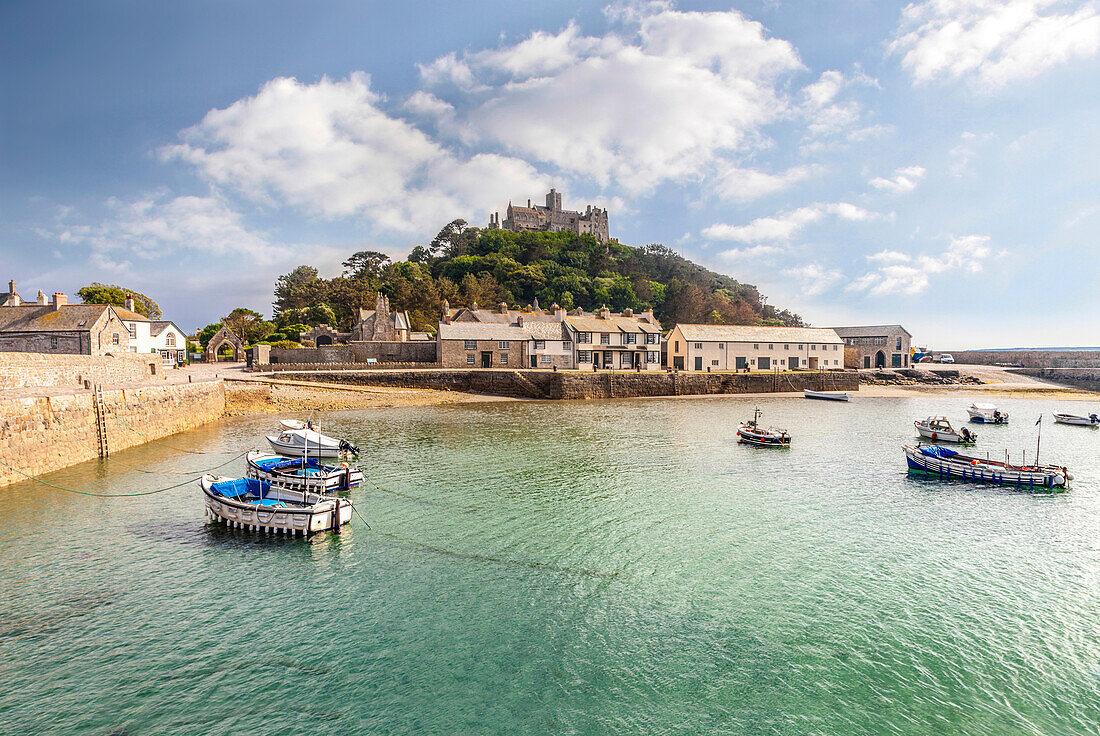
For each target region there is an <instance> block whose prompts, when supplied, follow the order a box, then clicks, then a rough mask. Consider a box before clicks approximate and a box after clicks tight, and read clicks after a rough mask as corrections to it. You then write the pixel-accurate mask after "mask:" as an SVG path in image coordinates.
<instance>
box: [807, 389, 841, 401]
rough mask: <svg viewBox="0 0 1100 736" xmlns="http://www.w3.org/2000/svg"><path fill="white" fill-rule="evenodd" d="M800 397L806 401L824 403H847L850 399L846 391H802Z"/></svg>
mask: <svg viewBox="0 0 1100 736" xmlns="http://www.w3.org/2000/svg"><path fill="white" fill-rule="evenodd" d="M802 395H803V396H805V397H806V398H807V399H824V400H825V401H848V400H849V399H851V398H852V397H851V396H850V395H849V394H848V392H847V391H811V390H810V389H808V388H807V389H803V390H802Z"/></svg>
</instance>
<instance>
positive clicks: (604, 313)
mask: <svg viewBox="0 0 1100 736" xmlns="http://www.w3.org/2000/svg"><path fill="white" fill-rule="evenodd" d="M600 319H611V310H610V309H608V308H607V305H606V304H604V305H603V306H602V307H600Z"/></svg>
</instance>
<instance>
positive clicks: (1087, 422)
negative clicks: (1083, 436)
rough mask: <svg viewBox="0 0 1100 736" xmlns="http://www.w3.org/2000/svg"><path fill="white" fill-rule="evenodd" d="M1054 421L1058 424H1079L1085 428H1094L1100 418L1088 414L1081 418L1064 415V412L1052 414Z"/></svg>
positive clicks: (1073, 415)
mask: <svg viewBox="0 0 1100 736" xmlns="http://www.w3.org/2000/svg"><path fill="white" fill-rule="evenodd" d="M1054 421H1056V422H1058V423H1060V424H1079V425H1083V426H1086V427H1095V426H1096V425H1098V424H1100V417H1097V416H1096V415H1095V414H1089V415H1088V416H1087V417H1086V416H1081V415H1080V414H1066V413H1065V412H1057V411H1056V412H1054Z"/></svg>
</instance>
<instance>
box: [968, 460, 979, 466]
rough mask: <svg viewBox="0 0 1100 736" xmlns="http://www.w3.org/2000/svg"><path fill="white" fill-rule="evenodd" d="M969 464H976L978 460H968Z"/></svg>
mask: <svg viewBox="0 0 1100 736" xmlns="http://www.w3.org/2000/svg"><path fill="white" fill-rule="evenodd" d="M970 464H971V465H977V464H978V461H977V460H971V461H970Z"/></svg>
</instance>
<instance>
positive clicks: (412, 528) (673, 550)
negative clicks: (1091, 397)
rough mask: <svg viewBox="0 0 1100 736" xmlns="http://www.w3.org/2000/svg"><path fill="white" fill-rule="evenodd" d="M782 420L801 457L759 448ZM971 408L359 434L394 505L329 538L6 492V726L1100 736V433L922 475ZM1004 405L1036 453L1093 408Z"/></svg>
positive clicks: (346, 417) (452, 414) (159, 506)
mask: <svg viewBox="0 0 1100 736" xmlns="http://www.w3.org/2000/svg"><path fill="white" fill-rule="evenodd" d="M757 403H759V405H760V407H761V409H763V411H764V417H763V420H764V421H766V422H768V423H774V424H776V425H778V426H783V427H786V428H788V429H789V430H790V431H791V432H792V434H793V436H794V441H793V447H792V448H791V449H790V450H779V451H776V450H767V449H759V448H749V447H743V446H739V445H737V444H736V443H735V441H734V440H735V434H734V433H735V428H736V423H737V420H739V419H743V418H747V417H749V416H751V412H752V408H753V407H754V406H755V405H756V404H757ZM966 403H967V401H966V400H965V399H951V398H929V399H919V400H918V399H862V398H861V399H859V400H856V401H853V402H852V403H851V404H848V405H844V404H833V403H828V402H813V401H805V400H802V399H793V398H774V399H766V400H760V401H756V400H750V399H739V398H736V397H718V398H708V399H661V400H643V401H605V402H588V403H546V402H523V403H486V404H471V405H458V406H448V407H437V408H410V409H390V410H371V411H358V412H345V413H332V414H330V415H328V416H327V417H325V419H324V422H325V425H324V426H325V429H326V431H331V432H332V433H334V434H341V435H345V436H348V437H349V438H350V439H351V440H352V441H353V442H354V443H355V444H357V445H358V446H359V447H361V448H364V454H363V456H362V458H361V461H362V465H363V466H364V468H366V469H367V470H368V473H369V475H370V476H371V477H372V479H373V480H374V481H375V482H376V483H377V484H378V485H379V486H381V487H383V488H385V489H386V491H385V492H383V491H378V490H375V489H372V488H365V489H361V490H358V491H356V492H355V493H354V494H353V498H354V499H355V500H356V502H357V505H358V507H359V508H360V510H361V511H362V512H363V514H364V516H366V517H367V518H368V519H369V520H370V521H371V522H372V524H373V525H374V530H373V531H368V530H367V529H366V528H365V527H364V526H362V525H361V524H360V523H359V522H358V521H355V522H353V525H352V526H350V527H346V528H345V531H344V533H343V534H341V535H338V536H337V535H332V534H325V535H320V536H316V537H312V538H310V539H308V540H303V539H283V538H269V537H255V536H252V535H250V534H248V533H245V532H240V531H236V530H229V529H226V528H224V527H220V526H215V525H212V524H209V523H207V522H205V521H204V518H203V507H202V502H201V498H200V494H199V491H198V489H197V487H194V486H188V487H186V488H184V489H182V491H181V492H179V493H176V494H166V495H160V496H149V497H139V498H133V499H93V498H87V497H83V496H76V495H71V494H66V493H61V492H58V491H54V490H51V489H48V488H45V487H43V486H41V485H37V484H34V483H24V484H20V485H17V486H13V487H9V488H6V489H2V490H0V519H3V522H2V525H0V554H2V555H3V559H4V567H3V574H2V576H0V600H2V601H3V609H2V613H0V733H4V734H7V733H13V734H14V733H34V734H37V733H49V734H58V735H64V734H115V735H116V736H121V735H122V734H129V735H131V736H136V735H137V734H260V733H263V734H304V733H330V734H452V733H454V734H459V733H461V734H499V733H527V734H931V733H935V734H953V733H958V734H964V733H965V734H1095V733H1097V732H1098V731H1100V636H1098V635H1100V624H1098V622H1097V616H1098V613H1100V586H1098V583H1100V579H1098V573H1100V473H1098V471H1097V470H1096V467H1095V465H1096V460H1097V457H1098V453H1097V448H1098V447H1100V432H1096V431H1092V430H1091V429H1089V428H1081V427H1063V426H1046V427H1045V429H1044V435H1043V450H1042V452H1043V456H1044V459H1046V460H1049V461H1051V462H1054V461H1057V462H1058V463H1059V464H1066V465H1069V466H1070V467H1071V469H1072V470H1074V471H1076V476H1077V480H1076V481H1075V483H1074V484H1073V485H1072V487H1071V490H1070V491H1069V492H1067V493H1063V494H1055V495H1046V494H1028V493H1021V492H1018V491H1009V490H1003V489H994V488H983V487H976V486H973V485H969V484H962V483H942V482H939V481H937V480H934V479H921V478H914V477H909V476H908V475H907V474H906V472H905V462H904V458H903V456H902V454H901V452H900V449H899V448H900V445H901V443H902V442H904V441H908V440H910V439H911V438H912V437H913V436H914V433H913V430H912V424H911V421H912V419H914V418H917V417H923V416H927V415H928V414H933V413H945V414H947V415H949V416H950V417H952V419H961V418H965V411H964V407H965V405H966ZM1001 406H1002V408H1003V409H1007V410H1008V411H1009V412H1010V413H1011V414H1012V416H1013V420H1014V423H1013V424H1012V425H1009V426H1007V427H986V428H981V427H979V428H978V432H979V434H980V440H979V445H978V448H977V451H978V452H984V451H986V450H988V451H989V452H990V453H991V454H993V455H994V456H1000V455H1001V454H1003V450H1004V448H1005V447H1006V446H1007V447H1008V448H1009V449H1010V450H1011V451H1012V452H1013V455H1014V458H1018V453H1019V452H1020V450H1021V449H1023V448H1027V450H1028V456H1029V457H1032V454H1033V451H1034V446H1035V444H1034V440H1035V436H1034V427H1033V426H1032V425H1033V422H1034V418H1035V417H1036V416H1037V415H1038V413H1039V412H1040V411H1045V412H1047V415H1048V416H1047V421H1048V422H1049V419H1050V417H1049V412H1050V411H1052V410H1058V409H1062V408H1064V407H1061V406H1054V405H1052V404H1050V403H1049V402H1037V401H1022V400H1015V401H1004V402H1002V404H1001ZM1071 408H1072V407H1071ZM274 424H275V419H274V418H260V419H249V420H244V421H232V422H229V423H225V424H220V425H216V426H213V427H208V428H205V429H202V430H198V431H194V432H189V433H186V434H183V435H176V436H174V437H172V438H169V439H168V440H165V441H163V442H159V443H154V444H152V445H148V446H145V447H142V448H136V449H134V450H130V451H127V452H123V453H119V454H117V455H116V456H115V457H113V458H112V459H110V460H108V461H105V462H103V463H99V462H94V463H86V464H84V465H80V466H77V467H74V468H71V469H68V470H65V471H60V472H58V473H54V474H52V475H50V476H47V477H46V479H47V480H49V481H50V482H53V483H57V484H59V485H64V486H71V487H81V488H95V489H98V490H101V491H104V492H111V493H120V492H129V491H134V490H141V489H145V488H155V487H159V486H163V485H168V484H169V483H170V482H174V481H175V480H176V479H178V478H185V477H186V476H167V477H158V476H150V475H148V474H142V473H139V472H137V471H136V470H134V468H133V467H132V466H138V467H153V468H164V469H172V470H176V471H186V470H189V469H190V470H195V469H201V468H204V467H208V466H210V465H212V464H214V463H215V462H218V461H220V460H221V459H223V458H224V457H228V456H230V455H231V454H232V453H237V452H241V451H243V450H245V449H247V448H248V447H250V446H252V445H255V444H258V443H259V442H262V434H263V432H265V431H270V430H271V429H272V428H273V426H274ZM1044 424H1046V422H1044ZM178 446H186V447H189V448H193V449H200V450H205V451H209V452H222V451H224V452H225V453H226V455H224V456H223V455H210V456H203V455H185V454H182V453H179V452H176V451H175V450H174V449H171V448H173V447H178ZM236 466H237V467H243V460H242V461H239V462H238V463H236ZM231 467H232V466H231Z"/></svg>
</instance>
